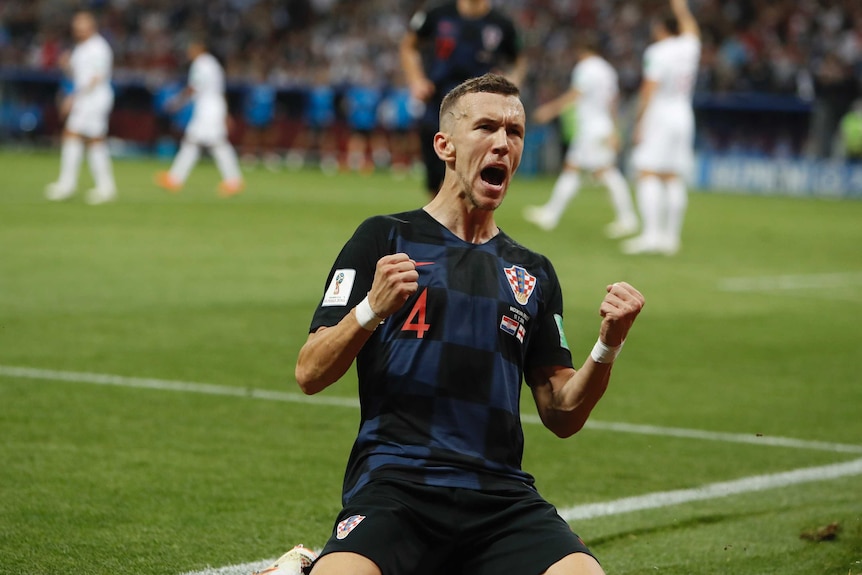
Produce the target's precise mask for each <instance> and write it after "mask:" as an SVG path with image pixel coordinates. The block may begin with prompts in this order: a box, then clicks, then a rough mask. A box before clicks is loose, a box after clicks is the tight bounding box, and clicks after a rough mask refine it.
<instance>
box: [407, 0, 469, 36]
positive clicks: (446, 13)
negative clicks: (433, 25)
mask: <svg viewBox="0 0 862 575" xmlns="http://www.w3.org/2000/svg"><path fill="white" fill-rule="evenodd" d="M453 16H456V17H457V16H458V6H457V5H456V3H455V2H451V1H448V2H431V3H429V4H428V5H427V6H425V7H423V8H420V9H419V10H418V11H417V12H416V13H415V14H414V15H413V18H412V19H411V21H410V27H411V28H413V29H414V30H415V29H418V28H421V27H422V26H423V25H424V24H425V23H426V22H434V21H436V20H440V19H441V18H447V17H453Z"/></svg>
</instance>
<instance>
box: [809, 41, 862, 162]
mask: <svg viewBox="0 0 862 575" xmlns="http://www.w3.org/2000/svg"><path fill="white" fill-rule="evenodd" d="M858 91H859V88H858V83H857V81H856V79H855V78H854V77H853V74H852V72H851V71H850V68H849V66H847V65H846V64H845V63H844V62H843V61H842V60H841V58H839V57H838V55H837V54H835V53H834V52H829V53H827V54H826V55H825V56H824V57H823V59H822V60H821V61H820V63H819V65H818V66H817V68H816V69H815V72H814V96H815V97H814V108H813V110H812V114H811V140H812V146H813V149H812V153H813V155H814V157H816V158H831V157H832V156H833V151H834V146H833V144H834V142H835V136H836V135H837V133H838V125H839V123H840V122H841V118H842V117H843V116H844V114H846V113H847V111H848V110H849V109H850V106H851V104H852V103H853V100H854V99H855V98H856V96H857V93H858Z"/></svg>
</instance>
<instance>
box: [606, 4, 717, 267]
mask: <svg viewBox="0 0 862 575" xmlns="http://www.w3.org/2000/svg"><path fill="white" fill-rule="evenodd" d="M670 7H671V11H670V12H669V13H665V14H663V15H662V17H660V18H658V19H656V20H655V21H654V22H653V37H654V38H655V39H656V42H655V43H653V44H652V45H650V46H649V47H648V48H647V50H646V52H645V53H644V79H643V83H642V84H641V89H640V100H639V102H638V111H637V124H636V127H635V142H636V146H635V150H634V153H633V155H632V163H633V165H634V167H635V169H636V170H637V172H638V175H637V201H638V208H639V209H640V214H641V223H642V224H643V229H642V231H641V235H639V236H637V237H634V238H632V239H630V240H626V241H625V242H623V244H622V250H623V252H624V253H628V254H643V253H662V254H666V255H673V254H675V253H677V252H678V251H679V247H680V237H681V234H682V223H683V219H684V217H685V210H686V207H687V205H688V191H687V189H686V185H685V181H684V179H685V177H686V176H687V175H688V174H689V173H690V171H691V169H692V164H693V161H694V111H693V110H692V106H691V99H692V92H693V91H694V83H695V80H696V78H697V67H698V63H699V61H700V28H699V26H698V24H697V21H696V20H695V19H694V16H693V15H692V13H691V11H690V10H689V8H688V4H687V3H686V0H670Z"/></svg>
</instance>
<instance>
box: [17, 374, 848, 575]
mask: <svg viewBox="0 0 862 575" xmlns="http://www.w3.org/2000/svg"><path fill="white" fill-rule="evenodd" d="M0 376H2V377H10V378H22V379H35V380H43V381H66V382H75V383H91V384H97V385H112V386H119V387H134V388H143V389H158V390H167V391H183V392H190V393H202V394H207V395H223V396H234V397H248V398H253V399H265V400H269V401H287V402H296V403H310V404H316V405H333V406H339V407H353V408H355V407H358V405H359V403H358V402H357V401H356V400H353V399H347V398H337V397H317V396H315V397H308V396H305V395H302V394H299V393H287V392H278V391H268V390H260V389H253V388H239V387H231V386H226V385H214V384H208V383H194V382H186V381H171V380H163V379H151V378H139V377H126V376H120V375H110V374H100V373H86V372H72V371H56V370H49V369H37V368H31V367H15V366H3V365H0ZM524 420H525V421H527V422H529V423H537V422H538V418H537V417H535V416H524ZM591 427H593V428H595V429H602V430H608V431H617V432H623V433H638V434H647V435H662V436H670V437H681V438H691V439H705V440H711V441H726V442H735V443H751V444H762V445H771V446H780V447H792V448H797V449H816V450H823V451H833V452H843V453H862V446H858V445H847V444H840V443H826V442H820V441H805V440H800V439H792V438H786V437H759V436H750V435H745V434H735V433H715V432H710V431H700V430H696V429H680V428H670V427H658V426H651V425H634V424H628V423H613V422H593V423H592V425H591ZM853 475H862V459H856V460H853V461H848V462H845V463H835V464H831V465H823V466H820V467H808V468H801V469H794V470H792V471H786V472H781V473H773V474H768V475H754V476H751V477H743V478H741V479H735V480H732V481H723V482H719V483H710V484H707V485H703V486H700V487H695V488H691V489H679V490H675V491H660V492H655V493H648V494H645V495H639V496H635V497H625V498H622V499H616V500H614V501H606V502H603V503H588V504H584V505H576V506H573V507H567V508H563V509H560V510H559V513H560V515H561V516H562V517H563V518H564V519H565V520H566V521H570V522H571V521H577V520H586V519H594V518H598V517H606V516H610V515H619V514H622V513H630V512H633V511H643V510H648V509H659V508H662V507H669V506H671V505H679V504H682V503H689V502H693V501H705V500H708V499H717V498H721V497H728V496H731V495H739V494H743V493H750V492H754V491H764V490H767V489H777V488H780V487H787V486H790V485H798V484H802V483H811V482H816V481H827V480H830V479H838V478H841V477H849V476H853ZM272 561H274V559H266V560H260V561H254V562H251V563H242V564H238V565H228V566H225V567H215V568H207V569H204V570H202V571H194V572H188V573H186V574H184V575H248V574H249V573H251V572H253V571H254V570H256V569H262V568H264V567H266V566H267V565H269V564H270V563H272Z"/></svg>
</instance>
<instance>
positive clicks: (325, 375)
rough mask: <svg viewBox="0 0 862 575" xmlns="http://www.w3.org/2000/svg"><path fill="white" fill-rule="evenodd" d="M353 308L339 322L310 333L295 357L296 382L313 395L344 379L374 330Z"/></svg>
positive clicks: (305, 391)
mask: <svg viewBox="0 0 862 575" xmlns="http://www.w3.org/2000/svg"><path fill="white" fill-rule="evenodd" d="M355 313H356V310H355V309H354V310H351V311H350V313H348V314H347V315H346V316H344V318H343V319H342V320H341V321H340V322H338V324H336V325H334V326H332V327H329V328H325V329H321V330H318V331H317V332H315V333H313V334H311V335H310V336H309V338H308V341H306V342H305V345H303V346H302V349H300V350H299V357H298V358H297V360H296V372H295V375H296V382H297V383H298V384H299V387H300V389H302V391H303V393H306V394H308V395H313V394H315V393H317V392H319V391H322V390H324V389H326V388H327V387H329V386H330V385H332V384H333V383H335V382H336V381H338V380H339V379H341V376H343V375H344V374H345V373H347V370H348V369H350V366H351V365H352V364H353V360H355V359H356V356H357V355H359V351H360V350H361V349H362V346H363V345H365V342H366V341H368V338H370V337H371V334H372V332H371V331H368V330H367V329H365V328H363V327H362V326H360V325H359V323H358V322H357V320H356V316H355Z"/></svg>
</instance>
